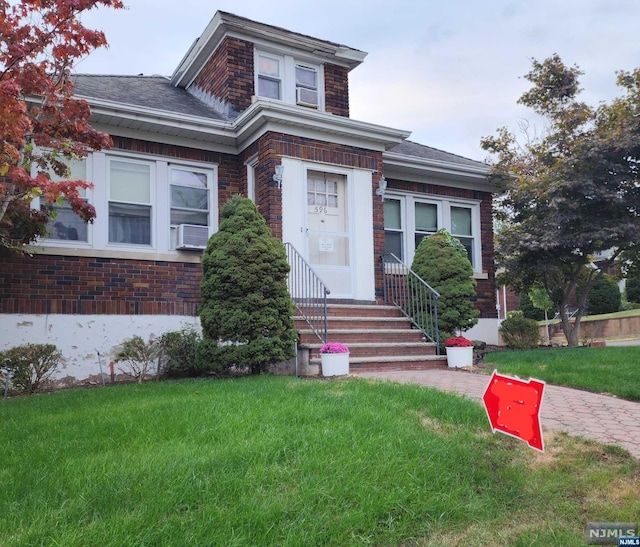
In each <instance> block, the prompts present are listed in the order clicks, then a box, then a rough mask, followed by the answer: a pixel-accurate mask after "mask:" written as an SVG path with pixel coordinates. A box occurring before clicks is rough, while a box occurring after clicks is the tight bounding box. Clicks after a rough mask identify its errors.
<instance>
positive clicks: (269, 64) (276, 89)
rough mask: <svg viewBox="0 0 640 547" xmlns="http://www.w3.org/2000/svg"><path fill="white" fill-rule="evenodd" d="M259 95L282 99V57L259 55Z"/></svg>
mask: <svg viewBox="0 0 640 547" xmlns="http://www.w3.org/2000/svg"><path fill="white" fill-rule="evenodd" d="M257 58H258V62H257V67H258V71H257V72H258V96H259V97H267V98H268V99H282V68H281V66H282V59H281V58H279V57H272V56H270V55H263V54H258V55H257Z"/></svg>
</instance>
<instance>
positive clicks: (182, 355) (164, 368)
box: [159, 326, 209, 378]
mask: <svg viewBox="0 0 640 547" xmlns="http://www.w3.org/2000/svg"><path fill="white" fill-rule="evenodd" d="M201 341H202V336H201V335H200V333H199V332H198V331H197V330H196V329H195V328H194V327H192V326H186V327H183V328H182V329H180V330H178V331H171V332H165V333H164V334H163V335H162V336H160V340H159V343H160V350H161V352H162V356H161V358H160V363H161V369H160V374H161V375H162V376H165V377H167V378H193V377H197V376H203V375H204V374H206V373H207V372H208V371H209V367H208V366H207V364H206V362H203V361H200V360H199V359H198V358H197V348H198V344H200V343H201Z"/></svg>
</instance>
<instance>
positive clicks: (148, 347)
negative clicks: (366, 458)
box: [114, 334, 160, 384]
mask: <svg viewBox="0 0 640 547" xmlns="http://www.w3.org/2000/svg"><path fill="white" fill-rule="evenodd" d="M159 357H160V343H159V341H158V340H157V339H155V338H153V337H151V338H149V341H148V342H145V341H144V340H143V339H142V338H141V337H140V336H138V335H137V334H136V335H135V336H132V337H131V338H128V339H127V340H125V341H124V342H123V343H122V346H121V347H120V349H119V350H118V351H117V353H116V356H115V359H114V360H115V362H116V363H123V362H124V363H126V365H127V366H126V368H120V372H122V373H124V374H128V375H129V376H131V377H133V378H134V379H135V380H136V382H138V383H139V384H141V383H142V381H143V380H144V379H145V378H146V377H147V374H148V373H149V370H150V369H152V368H154V363H155V362H156V360H157V359H158V358H159Z"/></svg>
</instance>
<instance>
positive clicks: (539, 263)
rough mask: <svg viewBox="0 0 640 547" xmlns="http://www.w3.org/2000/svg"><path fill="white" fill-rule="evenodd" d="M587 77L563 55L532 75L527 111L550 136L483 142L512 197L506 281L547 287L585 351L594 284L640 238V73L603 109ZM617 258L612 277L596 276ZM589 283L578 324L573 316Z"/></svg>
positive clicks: (503, 244)
mask: <svg viewBox="0 0 640 547" xmlns="http://www.w3.org/2000/svg"><path fill="white" fill-rule="evenodd" d="M581 74H582V73H581V71H580V70H579V69H578V68H577V67H567V66H565V65H564V64H563V62H562V61H561V59H560V58H559V57H558V56H557V55H554V56H552V57H550V58H549V59H546V60H545V61H543V62H538V61H535V60H534V61H533V68H532V70H531V72H529V73H528V74H527V75H526V76H525V77H526V79H527V80H529V81H530V82H531V83H532V84H533V87H532V89H531V90H529V91H527V92H526V93H524V94H523V95H522V97H521V98H520V100H519V103H520V104H523V105H525V106H528V107H530V108H532V109H533V110H534V112H535V113H536V114H538V115H540V116H543V117H544V118H545V122H546V125H547V128H548V129H547V130H546V132H545V134H543V135H542V136H540V137H539V138H534V137H530V138H529V139H528V140H527V142H526V143H524V144H522V143H519V142H518V141H517V139H516V137H515V136H514V135H513V134H512V133H510V132H509V131H508V130H507V129H506V128H502V129H499V130H498V133H497V135H496V136H493V137H486V138H484V139H483V140H482V146H483V148H484V149H485V150H488V151H490V152H492V153H494V154H496V155H497V159H496V161H495V163H494V164H493V167H492V178H493V180H494V181H495V182H496V184H497V185H498V186H499V187H500V188H501V189H502V191H503V192H502V195H501V196H500V198H499V199H498V200H497V201H496V211H497V217H498V220H499V221H500V222H501V223H502V226H503V227H502V229H501V231H500V233H499V234H498V235H497V236H496V260H497V262H498V264H499V266H501V267H502V268H503V271H504V272H505V273H504V274H503V275H502V276H500V277H501V281H502V282H504V283H506V284H507V285H509V286H511V287H513V288H514V289H515V290H517V291H519V292H525V291H528V289H529V288H530V287H531V286H532V285H533V284H534V283H536V282H540V283H542V286H544V287H545V290H546V291H547V294H548V296H549V298H550V299H551V300H552V302H553V304H554V306H555V307H556V309H558V310H559V312H560V317H561V320H562V329H563V332H564V334H565V336H566V339H567V342H568V344H569V345H570V346H576V345H577V344H578V340H579V333H580V321H581V318H582V316H583V314H584V312H585V310H586V303H587V298H588V295H589V292H590V290H591V288H592V287H593V285H594V283H595V282H596V281H597V280H598V279H599V278H600V277H601V276H602V271H603V270H606V269H607V268H608V267H609V266H610V265H611V264H613V262H614V261H615V260H616V259H618V257H619V256H621V255H623V254H624V253H625V252H627V251H629V250H630V249H633V246H634V244H635V242H636V241H638V240H639V239H640V222H638V214H639V211H640V207H639V205H640V185H639V184H638V167H637V166H638V163H637V159H638V157H639V152H640V139H639V138H638V137H639V136H640V69H637V70H635V71H634V72H633V73H619V74H618V84H619V85H620V86H621V87H622V88H623V95H622V97H620V98H618V99H615V100H614V101H612V102H611V103H610V104H605V103H602V104H601V105H600V106H599V107H597V108H595V109H594V108H591V107H589V106H588V105H586V104H585V103H583V102H580V101H579V100H578V99H577V96H578V94H579V92H580V87H579V76H580V75H581ZM608 249H613V253H612V254H611V257H610V258H609V259H608V260H607V261H606V263H605V264H603V265H602V266H601V267H602V270H595V269H592V268H588V267H587V265H589V264H590V262H591V256H593V254H594V253H595V252H597V251H604V250H608ZM581 281H583V282H584V291H583V292H582V293H581V294H580V296H579V298H578V299H577V302H576V305H577V308H578V310H577V312H576V314H575V315H574V319H575V321H573V322H570V321H569V315H568V310H567V308H568V307H569V304H570V303H571V299H572V298H573V296H574V295H575V294H576V289H577V287H578V283H580V282H581Z"/></svg>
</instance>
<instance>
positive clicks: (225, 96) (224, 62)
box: [192, 37, 255, 117]
mask: <svg viewBox="0 0 640 547" xmlns="http://www.w3.org/2000/svg"><path fill="white" fill-rule="evenodd" d="M253 72H254V70H253V44H252V43H251V42H247V41H245V40H240V39H238V38H228V37H227V38H225V39H224V40H223V41H222V44H220V47H219V48H218V49H217V50H216V51H215V53H214V54H213V56H212V57H211V59H210V60H209V61H208V62H207V64H206V65H204V67H203V68H202V70H201V71H200V72H199V73H198V76H197V77H196V78H195V80H194V82H193V84H192V85H193V86H194V87H195V88H196V89H198V90H199V91H203V92H205V93H206V94H207V95H210V96H212V97H214V98H215V99H216V100H217V101H220V104H219V105H218V106H219V109H220V110H223V111H224V112H225V113H226V114H227V115H230V116H231V117H235V116H237V115H239V114H241V113H242V112H244V111H245V110H246V109H247V108H249V106H251V97H252V96H253V95H255V92H254V79H253Z"/></svg>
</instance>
